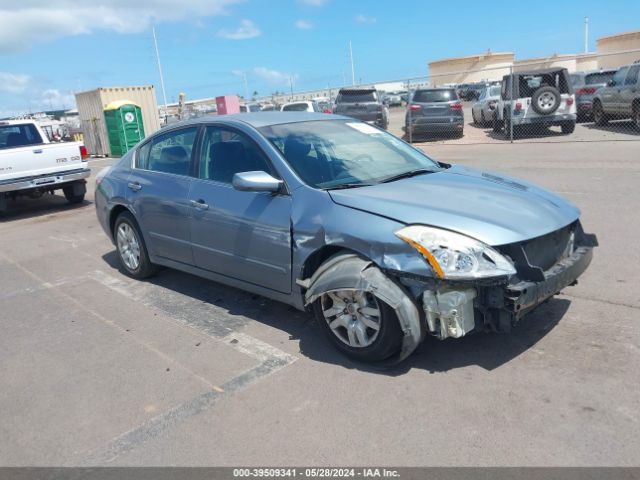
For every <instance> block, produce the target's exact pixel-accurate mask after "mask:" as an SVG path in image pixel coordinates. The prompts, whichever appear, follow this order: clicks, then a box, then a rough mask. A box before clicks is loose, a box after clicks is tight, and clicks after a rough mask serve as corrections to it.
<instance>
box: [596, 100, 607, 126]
mask: <svg viewBox="0 0 640 480" xmlns="http://www.w3.org/2000/svg"><path fill="white" fill-rule="evenodd" d="M593 123H595V124H596V125H598V126H599V127H602V126H604V125H606V124H607V123H609V118H608V117H607V114H606V113H604V109H603V108H602V104H601V103H600V102H594V104H593Z"/></svg>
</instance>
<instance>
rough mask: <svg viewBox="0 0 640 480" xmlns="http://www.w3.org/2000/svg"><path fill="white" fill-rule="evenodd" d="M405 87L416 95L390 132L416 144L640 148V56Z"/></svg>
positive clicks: (594, 58) (464, 75)
mask: <svg viewBox="0 0 640 480" xmlns="http://www.w3.org/2000/svg"><path fill="white" fill-rule="evenodd" d="M405 84H406V85H407V89H408V90H409V91H410V92H411V94H410V95H409V96H408V98H407V103H406V105H404V106H403V108H390V109H389V117H390V122H389V127H390V130H391V131H392V133H395V134H397V135H399V136H403V137H404V138H405V139H406V140H408V141H410V142H446V143H463V144H464V143H468V144H474V143H504V142H510V143H511V142H519V141H536V142H558V141H580V142H588V141H612V140H620V141H623V140H635V141H638V140H640V50H628V51H624V52H615V53H609V54H600V55H598V54H584V55H575V56H553V57H549V58H547V59H543V60H538V61H530V62H527V61H520V62H514V63H513V64H511V65H499V66H494V67H488V68H482V69H469V70H458V71H453V70H452V71H451V72H446V73H441V74H438V75H432V76H425V77H418V78H411V79H407V80H406V81H405ZM420 85H428V88H424V87H422V86H420Z"/></svg>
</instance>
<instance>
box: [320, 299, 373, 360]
mask: <svg viewBox="0 0 640 480" xmlns="http://www.w3.org/2000/svg"><path fill="white" fill-rule="evenodd" d="M321 307H322V314H323V316H324V319H325V320H326V322H327V324H328V325H329V328H330V329H331V331H332V332H333V334H334V335H335V336H336V337H338V339H340V341H342V342H343V343H345V344H346V345H348V346H350V347H353V348H364V347H368V346H370V345H371V344H372V343H373V342H375V340H376V338H378V334H379V333H380V328H381V325H382V324H381V311H380V305H379V303H378V300H377V299H376V297H375V296H374V295H373V294H371V293H370V292H363V291H361V290H337V291H333V292H327V293H325V294H323V295H322V297H321Z"/></svg>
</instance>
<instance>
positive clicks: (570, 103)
mask: <svg viewBox="0 0 640 480" xmlns="http://www.w3.org/2000/svg"><path fill="white" fill-rule="evenodd" d="M571 105H573V98H571V97H569V98H567V107H570V106H571Z"/></svg>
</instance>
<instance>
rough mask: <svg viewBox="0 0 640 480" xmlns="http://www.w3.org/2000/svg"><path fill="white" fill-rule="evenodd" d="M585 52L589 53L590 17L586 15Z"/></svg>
mask: <svg viewBox="0 0 640 480" xmlns="http://www.w3.org/2000/svg"><path fill="white" fill-rule="evenodd" d="M584 53H589V17H584Z"/></svg>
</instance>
